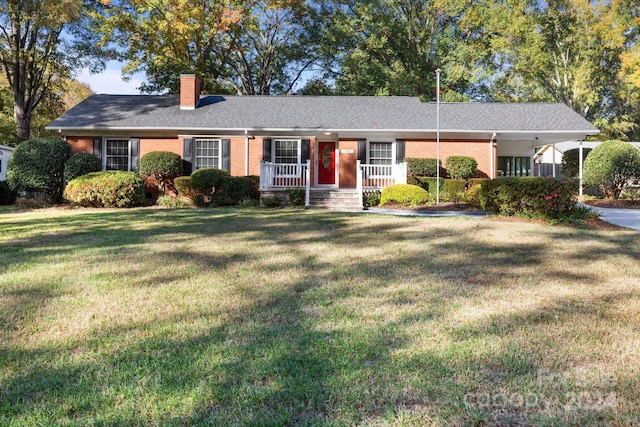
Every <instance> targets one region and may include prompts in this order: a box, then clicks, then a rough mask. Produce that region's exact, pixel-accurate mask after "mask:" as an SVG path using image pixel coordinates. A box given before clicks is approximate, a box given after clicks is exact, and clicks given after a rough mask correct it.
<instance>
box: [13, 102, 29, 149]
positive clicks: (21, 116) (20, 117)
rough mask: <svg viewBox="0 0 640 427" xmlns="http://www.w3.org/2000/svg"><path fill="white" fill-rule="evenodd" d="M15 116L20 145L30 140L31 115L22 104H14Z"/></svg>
mask: <svg viewBox="0 0 640 427" xmlns="http://www.w3.org/2000/svg"><path fill="white" fill-rule="evenodd" d="M13 116H14V118H15V120H16V137H17V138H18V143H20V142H22V141H25V140H27V139H29V137H30V136H31V114H30V113H28V112H27V111H26V109H25V108H24V106H23V105H21V103H19V102H14V106H13Z"/></svg>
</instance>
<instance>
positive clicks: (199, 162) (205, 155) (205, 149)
mask: <svg viewBox="0 0 640 427" xmlns="http://www.w3.org/2000/svg"><path fill="white" fill-rule="evenodd" d="M195 142H196V169H204V168H214V169H221V167H222V165H221V162H222V156H221V155H220V140H219V139H196V141H195Z"/></svg>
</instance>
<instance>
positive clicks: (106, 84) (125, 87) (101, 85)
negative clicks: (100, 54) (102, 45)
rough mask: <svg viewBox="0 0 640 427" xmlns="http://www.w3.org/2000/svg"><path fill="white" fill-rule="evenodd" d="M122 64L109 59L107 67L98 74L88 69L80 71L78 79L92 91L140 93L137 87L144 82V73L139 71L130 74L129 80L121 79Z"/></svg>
mask: <svg viewBox="0 0 640 427" xmlns="http://www.w3.org/2000/svg"><path fill="white" fill-rule="evenodd" d="M121 69H122V64H121V63H119V62H116V61H110V62H109V63H108V64H107V68H106V69H105V70H104V71H103V72H101V73H99V74H91V73H89V70H87V69H84V70H82V71H80V73H79V74H78V77H77V78H76V79H77V80H78V81H80V82H82V83H85V84H88V85H89V86H90V87H91V90H93V92H94V93H101V94H108V95H137V94H139V93H140V91H139V90H138V87H140V85H141V84H142V82H144V74H142V73H139V74H135V75H133V76H131V78H130V79H129V81H127V82H125V81H124V80H122V71H121Z"/></svg>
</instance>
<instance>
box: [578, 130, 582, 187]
mask: <svg viewBox="0 0 640 427" xmlns="http://www.w3.org/2000/svg"><path fill="white" fill-rule="evenodd" d="M578 175H580V185H579V186H578V195H579V196H580V197H582V140H580V146H579V147H578Z"/></svg>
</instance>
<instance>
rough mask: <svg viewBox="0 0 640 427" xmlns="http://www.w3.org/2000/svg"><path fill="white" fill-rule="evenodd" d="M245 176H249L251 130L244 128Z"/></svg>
mask: <svg viewBox="0 0 640 427" xmlns="http://www.w3.org/2000/svg"><path fill="white" fill-rule="evenodd" d="M244 176H249V131H248V130H247V129H245V130H244Z"/></svg>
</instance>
